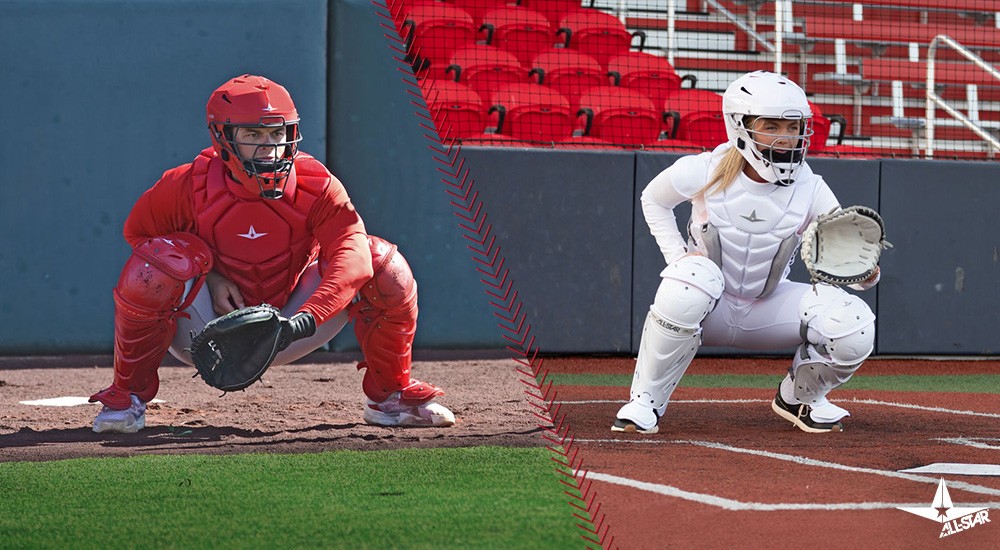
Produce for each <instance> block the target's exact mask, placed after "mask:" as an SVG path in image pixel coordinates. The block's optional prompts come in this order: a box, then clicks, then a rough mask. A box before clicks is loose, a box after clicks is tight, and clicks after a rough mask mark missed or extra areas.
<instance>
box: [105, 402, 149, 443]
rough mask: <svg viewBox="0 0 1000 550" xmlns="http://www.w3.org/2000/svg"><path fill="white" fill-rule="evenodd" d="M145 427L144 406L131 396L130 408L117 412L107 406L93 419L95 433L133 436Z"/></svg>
mask: <svg viewBox="0 0 1000 550" xmlns="http://www.w3.org/2000/svg"><path fill="white" fill-rule="evenodd" d="M145 427H146V404H145V403H143V402H142V401H140V400H139V398H138V397H136V396H135V395H134V394H133V395H132V406H130V407H129V408H127V409H123V410H118V409H112V408H109V407H107V406H105V407H102V408H101V412H99V413H97V416H96V417H95V418H94V431H95V432H97V433H99V434H100V433H107V432H110V433H122V434H134V433H136V432H138V431H139V430H141V429H143V428H145Z"/></svg>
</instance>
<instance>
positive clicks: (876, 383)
mask: <svg viewBox="0 0 1000 550" xmlns="http://www.w3.org/2000/svg"><path fill="white" fill-rule="evenodd" d="M783 377H784V374H780V375H771V374H689V375H685V376H684V378H682V379H681V383H680V385H681V386H683V387H688V388H762V389H774V388H776V387H777V386H778V383H779V382H781V379H782V378H783ZM549 378H550V379H551V380H552V383H553V384H555V385H557V386H610V387H626V388H627V387H628V386H629V385H630V384H632V374H631V373H630V374H550V375H549ZM841 389H853V390H882V391H913V392H965V393H997V392H1000V375H996V374H962V375H947V376H907V375H895V376H865V373H864V370H863V369H862V370H860V371H858V375H857V376H855V377H854V378H852V379H851V381H850V382H848V383H847V384H844V385H843V386H841Z"/></svg>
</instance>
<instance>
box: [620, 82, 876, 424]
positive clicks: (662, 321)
mask: <svg viewBox="0 0 1000 550" xmlns="http://www.w3.org/2000/svg"><path fill="white" fill-rule="evenodd" d="M723 115H724V118H725V125H726V131H727V134H728V138H729V139H728V142H727V143H724V144H722V145H720V146H719V147H717V148H716V149H715V150H714V151H712V152H706V153H702V154H698V155H690V156H686V157H683V158H681V159H679V160H678V161H677V162H675V163H674V164H673V165H672V166H670V167H669V168H667V169H666V170H664V171H663V172H661V173H660V174H659V175H657V176H656V178H654V179H653V180H652V182H650V184H649V185H648V186H647V187H646V189H645V190H644V191H643V193H642V198H641V202H642V209H643V214H644V216H645V219H646V222H647V223H648V225H649V227H650V230H651V232H652V234H653V236H654V237H655V238H656V242H657V244H658V245H659V247H660V250H661V251H662V253H663V256H664V258H665V259H666V262H667V267H666V269H664V270H663V272H662V273H661V274H660V276H661V277H662V281H661V283H660V287H659V289H658V290H657V292H656V297H655V298H654V300H653V304H652V305H651V306H650V308H649V313H648V316H647V318H646V322H645V326H644V327H643V331H642V339H641V343H640V346H639V355H638V359H637V360H636V366H635V376H634V378H633V381H632V388H631V392H630V398H631V399H630V401H629V402H628V403H627V404H626V405H625V406H623V407H622V408H621V410H619V411H618V414H617V418H616V420H615V422H614V425H613V426H612V428H611V429H612V430H613V431H624V432H642V433H655V432H656V431H657V429H658V427H657V424H658V422H659V419H660V417H661V416H662V415H663V413H664V411H665V410H666V407H667V403H668V401H669V400H670V395H671V393H673V391H674V388H675V387H676V386H677V383H678V381H679V380H680V379H681V376H683V374H684V371H685V369H687V367H688V365H689V364H690V363H691V360H692V359H693V358H694V356H695V353H697V351H698V348H699V346H700V345H701V344H702V343H704V344H705V345H709V346H733V347H739V348H744V349H758V350H766V349H780V348H786V347H792V346H798V351H797V353H796V354H795V357H794V359H793V361H792V365H791V368H789V370H788V375H787V376H786V377H785V379H784V380H783V381H782V382H781V385H780V387H779V389H778V392H777V395H776V396H775V398H774V402H773V403H772V408H773V409H774V411H775V412H776V413H777V414H778V415H780V416H781V417H782V418H785V419H786V420H788V421H790V422H792V423H793V424H794V425H795V426H797V427H799V428H800V429H802V430H805V431H807V432H831V431H840V430H841V429H842V425H841V422H840V421H841V419H843V418H844V417H845V416H847V415H848V412H847V411H846V410H844V409H842V408H840V407H838V406H837V405H834V404H833V403H830V402H829V401H827V398H826V396H827V394H828V393H829V392H830V391H831V390H833V389H834V388H836V387H838V386H840V385H841V384H843V383H845V382H847V380H848V379H850V378H851V376H852V375H853V374H854V373H855V371H857V370H858V367H860V366H861V363H862V362H863V361H864V360H865V359H866V358H867V357H868V356H869V354H871V352H872V349H873V344H874V342H875V316H874V314H873V313H872V311H871V310H870V309H869V308H868V306H867V305H866V304H865V303H864V301H862V300H861V299H860V298H858V297H856V296H853V295H851V294H849V293H847V292H846V291H844V290H843V289H841V288H839V287H837V286H831V285H829V284H825V283H821V284H816V285H815V286H813V285H810V284H806V283H797V282H792V281H789V280H788V279H787V275H788V272H789V269H790V264H791V261H792V259H793V256H794V251H795V248H796V246H797V245H798V243H799V241H800V239H801V237H802V235H803V232H804V231H805V230H806V229H807V227H809V226H810V224H811V222H813V221H814V220H816V219H817V218H819V217H820V216H821V215H823V214H826V213H829V212H831V211H834V210H837V209H839V208H840V205H839V203H838V201H837V199H836V197H834V195H833V192H832V191H831V190H830V188H829V187H828V186H827V184H826V183H825V182H824V181H823V179H822V178H820V177H819V176H818V175H816V174H814V173H813V172H812V170H810V168H809V165H808V164H806V163H805V155H806V149H807V147H808V144H809V137H810V135H811V134H812V130H811V128H810V119H811V117H812V112H811V110H810V107H809V103H808V101H807V100H806V96H805V93H804V92H803V91H802V89H801V88H799V87H798V86H797V85H796V84H795V83H794V82H792V81H790V80H788V79H786V78H784V77H782V76H780V75H777V74H774V73H768V72H764V71H757V72H753V73H749V74H746V75H744V76H742V77H740V78H738V79H736V81H735V82H733V83H732V84H731V85H730V86H729V87H728V89H727V90H726V92H725V93H724V95H723ZM684 201H691V203H692V212H691V220H690V224H689V226H688V233H689V241H688V243H687V245H685V242H684V240H683V238H682V237H681V234H680V231H679V230H678V227H677V222H676V219H675V216H674V212H673V208H674V207H675V206H677V205H678V204H680V203H682V202H684ZM874 248H875V249H877V251H881V248H879V247H878V246H876V247H874ZM875 262H877V254H876V257H875V261H874V262H872V264H871V266H870V268H869V270H868V271H867V272H866V273H865V275H864V276H862V277H860V278H855V280H854V282H855V283H857V284H856V285H855V286H856V287H857V288H858V289H862V288H870V287H872V286H874V285H875V284H876V283H877V281H878V278H879V273H878V268H877V265H876V264H875Z"/></svg>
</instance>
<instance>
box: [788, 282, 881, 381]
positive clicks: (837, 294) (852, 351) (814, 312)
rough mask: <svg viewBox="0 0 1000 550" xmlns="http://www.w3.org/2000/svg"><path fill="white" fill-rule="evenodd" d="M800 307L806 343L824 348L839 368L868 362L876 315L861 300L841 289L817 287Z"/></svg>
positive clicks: (804, 298)
mask: <svg viewBox="0 0 1000 550" xmlns="http://www.w3.org/2000/svg"><path fill="white" fill-rule="evenodd" d="M814 288H815V290H814V291H809V292H806V294H805V295H803V297H802V302H801V303H800V305H799V315H800V320H801V322H802V323H803V325H804V326H805V327H806V339H807V340H808V341H809V342H810V343H812V344H819V345H823V346H824V347H825V348H826V352H827V353H828V354H829V355H830V358H831V359H832V360H833V361H834V362H835V363H836V364H838V365H851V364H855V363H859V362H861V361H863V360H865V359H866V358H867V357H868V356H869V355H871V352H872V350H873V349H874V346H875V314H874V313H873V312H872V310H871V308H869V307H868V304H866V303H865V302H864V300H862V299H861V298H859V297H857V296H855V295H853V294H849V293H848V292H846V291H844V290H843V289H841V288H838V287H834V286H830V285H816V286H815V287H814Z"/></svg>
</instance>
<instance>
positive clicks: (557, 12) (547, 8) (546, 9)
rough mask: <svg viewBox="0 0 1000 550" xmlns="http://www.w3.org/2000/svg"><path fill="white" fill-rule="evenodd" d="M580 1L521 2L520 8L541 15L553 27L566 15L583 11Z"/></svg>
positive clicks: (540, 0)
mask: <svg viewBox="0 0 1000 550" xmlns="http://www.w3.org/2000/svg"><path fill="white" fill-rule="evenodd" d="M581 4H582V2H581V0H521V2H520V4H519V5H520V6H521V7H525V8H530V9H533V10H535V11H537V12H538V13H540V14H542V15H543V16H544V17H545V18H546V19H548V20H549V23H551V24H552V26H553V27H555V26H556V25H558V24H559V21H560V20H561V19H562V18H563V17H564V16H566V15H568V14H570V13H573V12H577V11H581V10H583V9H584V8H583V6H582V5H581Z"/></svg>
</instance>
